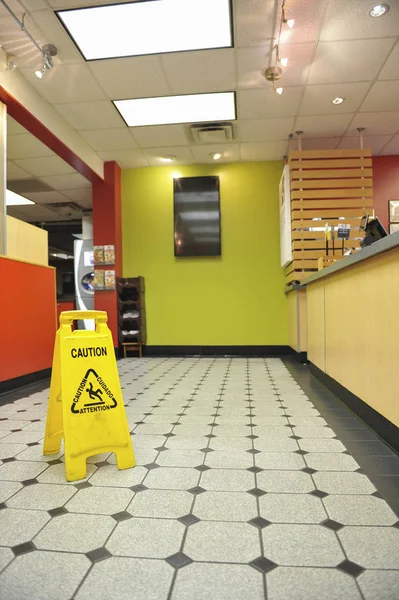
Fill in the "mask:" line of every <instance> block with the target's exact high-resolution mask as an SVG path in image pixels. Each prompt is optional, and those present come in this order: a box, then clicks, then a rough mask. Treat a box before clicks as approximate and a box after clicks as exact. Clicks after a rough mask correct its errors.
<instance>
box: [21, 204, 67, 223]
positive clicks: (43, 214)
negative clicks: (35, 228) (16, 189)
mask: <svg viewBox="0 0 399 600" xmlns="http://www.w3.org/2000/svg"><path fill="white" fill-rule="evenodd" d="M18 212H20V213H21V214H22V215H24V216H25V219H24V220H26V221H29V222H30V223H35V222H37V221H59V220H60V215H57V213H56V212H54V211H53V210H50V209H48V208H46V207H45V206H41V205H40V204H30V205H29V206H19V207H18ZM62 218H65V217H62Z"/></svg>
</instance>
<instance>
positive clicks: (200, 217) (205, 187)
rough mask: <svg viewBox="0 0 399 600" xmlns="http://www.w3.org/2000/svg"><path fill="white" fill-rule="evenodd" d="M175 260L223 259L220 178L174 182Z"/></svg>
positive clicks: (188, 179)
mask: <svg viewBox="0 0 399 600" xmlns="http://www.w3.org/2000/svg"><path fill="white" fill-rule="evenodd" d="M173 188H174V189H173V191H174V219H175V227H174V229H175V256H220V255H221V242H220V194H219V177H182V178H179V179H174V180H173Z"/></svg>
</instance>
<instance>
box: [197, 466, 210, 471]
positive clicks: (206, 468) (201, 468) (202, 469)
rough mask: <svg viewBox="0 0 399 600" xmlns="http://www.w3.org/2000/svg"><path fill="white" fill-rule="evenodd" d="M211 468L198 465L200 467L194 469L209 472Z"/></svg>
mask: <svg viewBox="0 0 399 600" xmlns="http://www.w3.org/2000/svg"><path fill="white" fill-rule="evenodd" d="M210 468H211V467H207V465H198V467H194V469H196V470H197V471H201V472H202V471H209V470H210Z"/></svg>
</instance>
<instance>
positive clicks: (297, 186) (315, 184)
mask: <svg viewBox="0 0 399 600" xmlns="http://www.w3.org/2000/svg"><path fill="white" fill-rule="evenodd" d="M363 187H364V188H368V187H373V180H372V179H371V178H369V177H368V178H364V179H360V178H356V179H293V180H292V181H291V191H293V190H324V189H326V190H331V189H333V188H342V189H345V188H359V189H360V188H363ZM291 197H293V196H292V194H291Z"/></svg>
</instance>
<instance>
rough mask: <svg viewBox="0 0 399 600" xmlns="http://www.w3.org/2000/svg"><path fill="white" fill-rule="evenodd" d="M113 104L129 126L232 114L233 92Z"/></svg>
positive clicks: (213, 118)
mask: <svg viewBox="0 0 399 600" xmlns="http://www.w3.org/2000/svg"><path fill="white" fill-rule="evenodd" d="M114 104H115V106H116V108H117V109H118V110H119V112H120V114H121V115H122V117H123V118H124V119H125V121H126V123H127V125H128V126H129V127H142V126H144V125H171V124H173V123H202V122H206V121H230V120H234V119H235V118H236V106H235V92H221V93H215V94H191V95H185V96H162V97H159V98H138V99H132V100H114Z"/></svg>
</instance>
